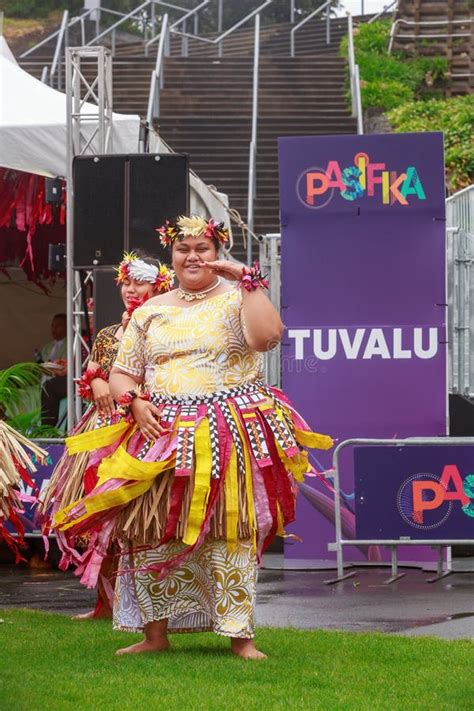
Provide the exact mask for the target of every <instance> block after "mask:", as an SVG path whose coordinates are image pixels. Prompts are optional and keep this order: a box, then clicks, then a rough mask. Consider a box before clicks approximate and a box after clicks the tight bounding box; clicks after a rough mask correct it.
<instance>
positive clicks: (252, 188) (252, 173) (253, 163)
mask: <svg viewBox="0 0 474 711" xmlns="http://www.w3.org/2000/svg"><path fill="white" fill-rule="evenodd" d="M259 64H260V13H257V14H256V15H255V34H254V49H253V87H252V134H251V139H250V146H249V183H248V197H247V200H248V202H247V225H248V229H249V234H248V236H247V264H248V266H249V267H251V266H252V237H251V234H252V233H253V231H254V207H255V193H256V184H257V175H256V173H257V122H258V81H259Z"/></svg>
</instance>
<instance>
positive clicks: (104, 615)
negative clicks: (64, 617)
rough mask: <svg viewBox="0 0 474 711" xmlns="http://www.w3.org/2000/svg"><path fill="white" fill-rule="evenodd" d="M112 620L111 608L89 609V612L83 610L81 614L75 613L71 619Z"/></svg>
mask: <svg viewBox="0 0 474 711" xmlns="http://www.w3.org/2000/svg"><path fill="white" fill-rule="evenodd" d="M106 619H107V620H110V619H112V611H111V610H101V611H100V612H98V613H97V612H96V611H95V610H89V612H81V613H80V614H79V615H73V616H72V617H71V620H106Z"/></svg>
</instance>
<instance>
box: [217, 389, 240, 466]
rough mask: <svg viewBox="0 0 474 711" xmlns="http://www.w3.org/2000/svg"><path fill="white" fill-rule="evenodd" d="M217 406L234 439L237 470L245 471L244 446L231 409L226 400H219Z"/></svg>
mask: <svg viewBox="0 0 474 711" xmlns="http://www.w3.org/2000/svg"><path fill="white" fill-rule="evenodd" d="M218 407H219V408H220V410H221V412H222V414H223V415H224V419H225V421H226V422H227V424H228V426H229V429H230V433H231V435H232V439H233V441H234V445H235V451H236V453H237V466H238V470H239V472H244V471H245V457H244V448H243V445H242V440H241V439H240V434H239V430H238V429H237V425H236V424H235V420H234V417H233V415H232V412H231V409H230V407H229V405H228V404H227V402H226V401H224V402H219V403H218Z"/></svg>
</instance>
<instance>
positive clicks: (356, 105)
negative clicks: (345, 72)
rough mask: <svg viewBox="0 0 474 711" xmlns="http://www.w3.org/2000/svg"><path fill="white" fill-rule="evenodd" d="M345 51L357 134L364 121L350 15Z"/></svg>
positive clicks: (360, 132)
mask: <svg viewBox="0 0 474 711" xmlns="http://www.w3.org/2000/svg"><path fill="white" fill-rule="evenodd" d="M347 35H348V36H347V39H348V43H347V49H348V59H349V74H350V85H351V101H352V116H353V117H354V118H356V119H357V133H358V135H362V134H363V133H364V120H363V113H362V97H361V95H360V76H359V65H358V64H356V60H355V51H354V30H353V24H352V15H351V13H350V12H348V13H347Z"/></svg>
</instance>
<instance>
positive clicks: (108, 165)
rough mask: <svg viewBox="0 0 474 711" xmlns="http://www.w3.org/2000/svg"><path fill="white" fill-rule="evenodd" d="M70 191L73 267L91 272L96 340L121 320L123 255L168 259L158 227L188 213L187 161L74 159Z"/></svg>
mask: <svg viewBox="0 0 474 711" xmlns="http://www.w3.org/2000/svg"><path fill="white" fill-rule="evenodd" d="M73 191H74V249H73V266H74V269H75V270H81V271H82V270H86V271H89V272H91V271H92V274H93V280H94V329H93V331H94V337H95V336H96V335H97V333H98V331H100V330H101V329H102V328H104V327H105V326H109V325H111V324H113V323H118V322H119V321H120V320H121V317H122V313H123V310H124V307H123V303H122V299H121V296H120V291H119V289H118V288H117V285H116V283H115V276H116V272H115V271H114V267H116V266H117V265H118V264H119V262H120V261H121V259H122V255H123V253H124V252H131V251H133V250H136V249H143V250H145V251H146V252H147V253H148V254H150V256H153V257H156V258H158V259H160V261H162V262H168V261H169V255H168V253H167V251H166V250H165V249H164V248H163V247H162V246H161V244H160V241H159V237H158V234H157V232H156V229H157V227H160V226H161V225H162V224H163V223H164V222H165V221H166V220H171V221H174V220H176V218H177V217H178V216H179V215H182V214H187V213H188V212H189V159H188V156H186V155H181V154H177V153H166V154H149V153H140V154H136V155H104V156H77V157H76V158H75V159H74V164H73ZM82 301H84V299H82Z"/></svg>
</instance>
